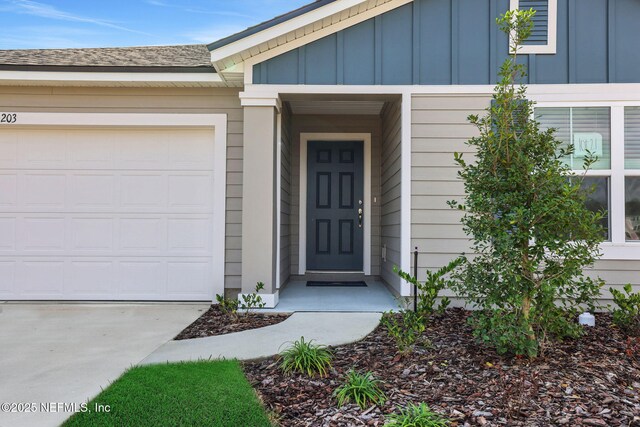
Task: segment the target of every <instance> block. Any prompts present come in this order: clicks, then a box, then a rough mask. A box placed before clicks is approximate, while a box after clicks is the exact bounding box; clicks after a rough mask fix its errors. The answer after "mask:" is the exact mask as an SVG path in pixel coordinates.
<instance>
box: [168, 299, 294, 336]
mask: <svg viewBox="0 0 640 427" xmlns="http://www.w3.org/2000/svg"><path fill="white" fill-rule="evenodd" d="M289 316H290V314H286V313H273V314H263V313H249V314H244V313H238V318H237V319H234V318H233V317H232V316H230V315H228V314H226V313H223V312H222V311H221V310H220V309H219V308H218V306H217V305H212V306H211V307H210V308H209V310H207V311H206V312H205V313H204V314H203V315H202V316H200V317H199V318H198V319H197V320H196V321H195V322H193V323H192V324H190V325H189V326H187V327H186V328H185V329H184V330H183V331H182V332H180V333H179V334H178V335H177V336H176V337H175V338H174V340H186V339H190V338H204V337H212V336H214V335H224V334H230V333H232V332H240V331H246V330H249V329H256V328H262V327H265V326H271V325H275V324H276V323H280V322H282V321H284V320H285V319H286V318H287V317H289Z"/></svg>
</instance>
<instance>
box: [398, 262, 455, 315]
mask: <svg viewBox="0 0 640 427" xmlns="http://www.w3.org/2000/svg"><path fill="white" fill-rule="evenodd" d="M463 261H464V260H463V259H462V258H456V259H454V260H453V261H451V262H450V263H449V264H447V265H445V266H444V267H442V268H440V269H439V270H437V271H429V270H427V278H426V280H425V281H424V283H421V282H419V281H418V279H417V278H415V277H413V276H412V275H411V274H409V273H406V272H404V271H402V270H399V269H398V268H397V267H394V269H393V270H394V271H395V272H396V274H398V276H400V277H401V278H402V279H403V280H405V281H406V282H407V283H409V284H411V285H414V286H416V287H417V288H418V298H417V299H418V307H417V311H418V313H420V314H421V315H422V316H424V320H425V321H427V320H428V319H429V317H430V316H431V315H432V314H434V313H443V312H444V311H445V310H446V309H447V307H448V306H449V304H450V303H451V301H450V300H449V298H447V297H442V298H440V304H438V305H436V302H437V300H438V295H439V294H440V291H442V290H443V289H445V288H448V287H451V286H450V285H451V284H452V280H451V279H450V278H449V277H448V275H449V274H450V273H451V272H453V271H454V270H455V269H456V268H458V267H459V266H460V265H462V263H463Z"/></svg>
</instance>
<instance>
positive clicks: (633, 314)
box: [609, 283, 640, 336]
mask: <svg viewBox="0 0 640 427" xmlns="http://www.w3.org/2000/svg"><path fill="white" fill-rule="evenodd" d="M609 290H610V291H611V295H613V302H615V303H616V305H617V306H618V308H616V309H614V310H613V323H615V324H616V325H617V326H618V327H619V328H620V329H622V330H623V331H624V332H626V333H627V334H629V335H631V336H640V292H636V293H633V292H632V289H631V284H630V283H629V284H626V285H625V286H624V293H623V292H620V291H619V290H617V289H614V288H609Z"/></svg>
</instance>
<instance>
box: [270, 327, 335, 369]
mask: <svg viewBox="0 0 640 427" xmlns="http://www.w3.org/2000/svg"><path fill="white" fill-rule="evenodd" d="M280 357H281V359H282V362H281V364H280V367H281V368H282V371H283V372H284V373H285V374H291V373H294V372H298V373H301V374H306V375H308V376H310V377H313V376H314V375H316V374H317V375H320V376H322V377H324V376H326V375H327V371H328V370H329V369H330V368H331V358H332V357H333V354H332V353H331V350H329V349H328V348H327V347H326V346H323V345H318V344H314V343H313V341H308V342H307V341H305V340H304V337H300V340H298V341H295V342H294V343H293V345H292V346H291V347H289V348H288V349H286V350H285V351H283V352H282V353H280Z"/></svg>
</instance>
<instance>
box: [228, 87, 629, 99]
mask: <svg viewBox="0 0 640 427" xmlns="http://www.w3.org/2000/svg"><path fill="white" fill-rule="evenodd" d="M526 86H527V96H528V97H529V98H531V99H533V100H535V101H540V102H545V101H559V100H562V101H566V102H571V101H582V100H584V101H588V100H593V101H596V100H602V101H607V102H611V101H637V100H639V99H640V83H592V84H531V85H526ZM494 87H495V86H494V85H415V86H414V85H389V86H384V85H268V84H249V85H245V90H244V91H243V92H241V93H240V97H241V98H243V97H246V98H275V97H277V96H278V95H279V94H330V95H336V94H340V95H345V94H346V95H348V94H354V95H356V94H376V95H385V94H386V95H395V94H403V93H413V94H451V95H455V94H464V95H485V94H489V95H490V94H492V93H493V90H494Z"/></svg>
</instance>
